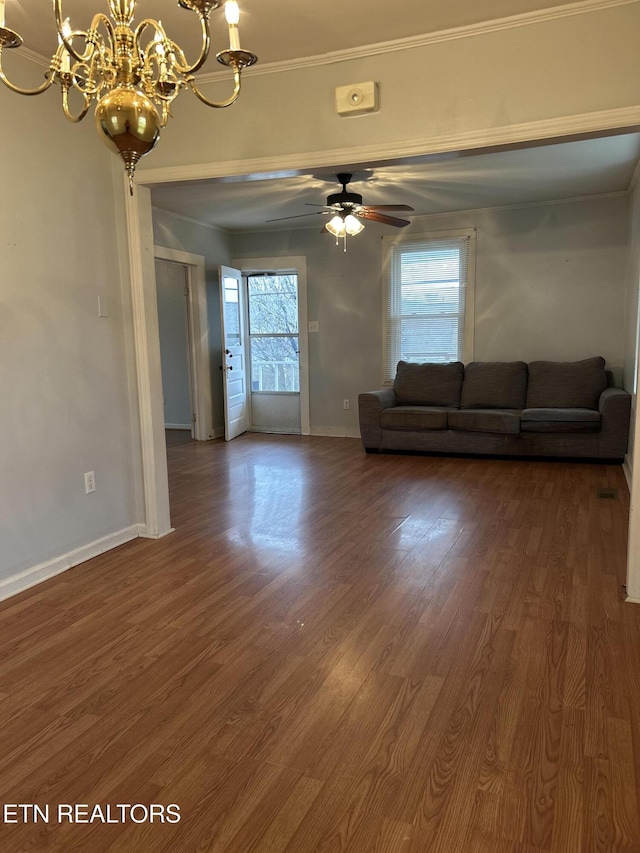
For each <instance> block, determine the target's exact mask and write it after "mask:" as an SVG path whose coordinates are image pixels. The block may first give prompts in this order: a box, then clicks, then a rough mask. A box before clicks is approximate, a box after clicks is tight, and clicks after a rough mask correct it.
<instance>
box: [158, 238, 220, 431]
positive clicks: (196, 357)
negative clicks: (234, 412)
mask: <svg viewBox="0 0 640 853" xmlns="http://www.w3.org/2000/svg"><path fill="white" fill-rule="evenodd" d="M153 254H154V261H156V260H158V261H169V262H170V263H176V264H180V265H181V266H183V267H186V272H187V290H188V294H187V328H188V338H189V340H188V347H189V361H190V363H191V396H192V405H193V412H192V415H193V417H194V421H193V437H194V438H195V439H196V441H208V440H209V439H210V438H213V406H212V403H213V401H212V395H211V356H210V351H209V323H208V317H207V293H206V280H205V259H204V257H203V256H202V255H192V254H191V253H190V252H183V251H180V250H178V249H169V248H167V247H166V246H154V247H153Z"/></svg>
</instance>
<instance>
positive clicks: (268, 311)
mask: <svg viewBox="0 0 640 853" xmlns="http://www.w3.org/2000/svg"><path fill="white" fill-rule="evenodd" d="M247 292H248V296H249V300H248V301H249V336H250V342H251V390H252V391H253V392H260V391H267V392H271V393H274V392H289V393H292V392H293V393H299V391H300V377H299V366H298V277H297V275H295V274H293V273H292V274H287V275H269V274H264V275H250V276H248V279H247Z"/></svg>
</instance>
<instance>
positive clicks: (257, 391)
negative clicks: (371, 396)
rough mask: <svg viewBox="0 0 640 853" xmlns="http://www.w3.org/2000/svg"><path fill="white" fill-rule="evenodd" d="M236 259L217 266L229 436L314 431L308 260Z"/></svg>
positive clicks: (225, 402)
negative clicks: (310, 409)
mask: <svg viewBox="0 0 640 853" xmlns="http://www.w3.org/2000/svg"><path fill="white" fill-rule="evenodd" d="M232 264H233V267H220V281H221V282H223V285H222V286H221V294H222V299H221V322H222V330H223V356H224V357H223V372H224V373H223V376H224V385H225V388H224V405H225V437H226V438H233V437H235V436H236V435H239V434H240V433H241V432H244V431H252V432H269V433H279V434H285V435H288V434H291V435H309V433H310V418H309V358H308V336H307V264H306V258H304V257H297V256H296V257H285V258H252V259H247V260H240V259H236V260H233V261H232ZM227 326H228V329H227ZM238 346H239V347H240V350H241V351H238V349H237V347H238ZM241 390H242V394H243V399H242V400H240V398H239V397H238V394H239V393H240V391H241ZM232 392H233V393H232Z"/></svg>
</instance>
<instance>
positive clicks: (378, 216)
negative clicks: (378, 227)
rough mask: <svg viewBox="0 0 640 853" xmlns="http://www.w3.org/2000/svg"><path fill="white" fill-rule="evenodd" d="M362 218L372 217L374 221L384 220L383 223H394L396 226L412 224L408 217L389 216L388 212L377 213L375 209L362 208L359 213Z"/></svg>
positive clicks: (402, 226)
mask: <svg viewBox="0 0 640 853" xmlns="http://www.w3.org/2000/svg"><path fill="white" fill-rule="evenodd" d="M358 216H359V217H360V219H371V220H372V221H373V222H382V224H383V225H394V226H395V227H396V228H404V227H405V225H411V223H410V222H409V220H408V219H398V217H397V216H387V214H386V213H376V211H375V210H361V211H360V212H359V213H358Z"/></svg>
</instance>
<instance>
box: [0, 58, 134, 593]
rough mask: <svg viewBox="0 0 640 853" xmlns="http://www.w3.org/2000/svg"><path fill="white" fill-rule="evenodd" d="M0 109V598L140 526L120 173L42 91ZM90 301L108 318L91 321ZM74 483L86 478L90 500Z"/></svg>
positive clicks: (6, 98) (11, 97)
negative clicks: (91, 485)
mask: <svg viewBox="0 0 640 853" xmlns="http://www.w3.org/2000/svg"><path fill="white" fill-rule="evenodd" d="M22 66H23V63H21V62H20V60H18V59H15V60H13V62H12V68H15V69H16V71H15V76H19V72H20V71H24V72H25V73H24V75H23V77H25V76H27V75H28V74H30V76H31V77H32V78H33V76H34V70H33V66H29V67H27V66H26V65H25V66H24V68H23V67H22ZM37 77H38V78H39V79H42V69H41V68H40V69H38V74H37ZM0 109H1V110H2V114H3V116H4V118H3V130H2V159H1V161H0V176H1V182H2V188H3V190H2V204H1V207H0V234H1V235H2V243H1V253H2V274H1V275H2V279H1V283H0V388H1V389H2V400H3V406H2V449H1V450H0V596H4V595H5V594H7V593H8V592H11V591H15V589H17V588H19V587H20V586H25V585H28V584H29V583H31V582H33V581H35V580H37V579H38V578H39V577H40V576H41V575H43V574H44V575H46V574H47V573H48V572H50V571H55V570H58V569H60V568H64V566H65V565H68V564H69V563H70V562H74V561H77V559H81V558H82V557H83V556H84V557H85V558H86V556H88V555H89V553H92V551H93V550H96V548H97V550H100V547H102V546H100V545H98V546H96V545H95V543H96V541H97V540H101V539H102V538H103V537H107V540H108V541H107V542H105V543H103V545H104V547H106V546H107V544H113V543H114V541H116V540H118V539H119V538H127V536H129V537H131V536H134V535H137V530H131V526H132V525H134V524H135V523H136V522H139V521H143V519H142V518H141V517H140V515H139V512H138V510H137V508H136V487H135V474H134V471H135V470H136V469H135V447H134V445H135V443H136V442H137V436H136V437H135V438H132V420H131V413H130V408H129V397H128V394H129V387H128V375H129V374H128V367H127V346H126V335H127V330H128V327H129V320H128V318H127V319H125V317H124V315H123V300H122V293H121V259H120V257H119V254H118V232H117V228H116V206H118V207H119V206H120V205H121V204H122V190H121V184H120V181H121V177H120V171H121V167H120V166H118V164H117V162H116V161H115V160H114V158H113V156H112V155H111V154H110V153H109V152H108V151H107V149H106V148H105V146H104V145H103V144H102V143H101V142H100V140H99V139H98V137H97V135H96V132H95V129H94V127H93V123H92V121H91V119H90V118H89V119H87V121H86V123H84V124H81V125H79V126H76V125H71V124H70V123H68V122H67V121H66V120H65V118H64V117H63V115H62V111H61V110H60V108H59V92H58V91H57V90H56V87H54V88H53V90H52V91H49V92H47V93H46V94H44V95H42V96H40V97H39V98H23V97H19V96H18V95H15V94H12V93H10V92H9V91H8V90H5V89H4V87H2V88H1V89H0ZM114 165H115V166H116V167H117V179H116V181H115V182H114V174H113V173H112V167H113V166H114ZM114 187H115V189H114ZM118 192H119V193H120V195H118ZM99 295H100V296H101V297H102V299H103V303H104V302H105V301H106V304H107V310H108V314H109V316H108V317H99V316H98V296H99ZM86 471H95V477H96V486H97V489H96V492H95V493H94V494H91V495H86V494H85V489H84V473H85V472H86ZM92 543H93V544H92ZM78 549H79V550H78ZM72 552H77V553H75V554H72ZM69 555H71V556H69ZM41 564H48V568H47V567H45V566H41ZM35 567H40V568H39V569H37V570H36V569H35ZM32 569H34V572H33V573H30V570H32ZM19 573H26V574H25V576H24V577H23V578H21V579H20V580H18V581H16V583H15V584H12V583H6V580H7V579H8V578H14V577H15V576H16V575H17V574H19ZM3 582H5V583H4V585H3Z"/></svg>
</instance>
